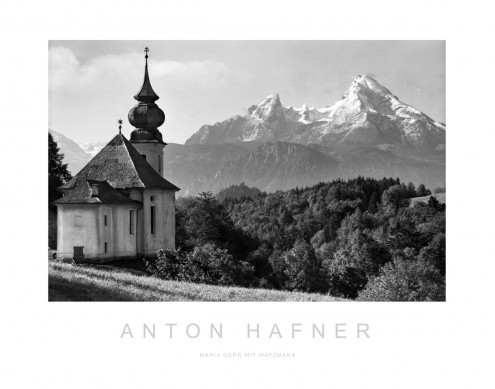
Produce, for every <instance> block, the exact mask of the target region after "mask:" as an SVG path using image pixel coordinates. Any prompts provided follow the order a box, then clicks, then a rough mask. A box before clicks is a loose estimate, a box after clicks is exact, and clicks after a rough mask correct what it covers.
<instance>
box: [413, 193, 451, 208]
mask: <svg viewBox="0 0 495 389" xmlns="http://www.w3.org/2000/svg"><path fill="white" fill-rule="evenodd" d="M431 196H433V197H436V198H437V200H438V201H439V202H441V203H442V204H445V197H446V194H445V193H438V194H432V195H430V196H423V197H413V198H412V199H411V206H413V205H414V204H415V203H419V202H422V203H427V202H428V200H429V199H430V197H431Z"/></svg>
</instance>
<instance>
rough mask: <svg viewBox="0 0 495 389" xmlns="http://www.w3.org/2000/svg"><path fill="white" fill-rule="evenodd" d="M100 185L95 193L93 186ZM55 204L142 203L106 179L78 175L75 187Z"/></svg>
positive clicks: (65, 192) (67, 191)
mask: <svg viewBox="0 0 495 389" xmlns="http://www.w3.org/2000/svg"><path fill="white" fill-rule="evenodd" d="M94 185H96V186H97V187H98V194H97V195H93V190H92V186H94ZM54 204H141V202H140V201H134V200H131V199H129V198H128V197H126V196H124V195H123V194H121V193H119V192H118V191H117V190H115V189H114V188H112V187H111V186H110V184H109V183H108V182H106V181H97V180H87V179H85V178H84V176H77V178H76V181H75V184H74V187H73V188H72V189H70V190H66V191H64V197H62V198H60V199H58V200H57V201H54Z"/></svg>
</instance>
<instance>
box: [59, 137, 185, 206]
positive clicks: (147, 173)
mask: <svg viewBox="0 0 495 389" xmlns="http://www.w3.org/2000/svg"><path fill="white" fill-rule="evenodd" d="M79 177H84V178H85V179H89V180H97V181H107V182H108V184H110V185H111V186H112V187H113V188H115V189H131V188H136V189H162V190H173V191H178V190H180V189H179V188H177V187H176V186H175V185H174V184H172V183H170V182H168V181H167V180H166V179H165V178H163V177H162V176H161V175H160V174H158V172H157V171H156V170H155V169H153V167H152V166H151V165H150V164H149V163H148V162H146V160H145V159H144V158H143V157H142V156H141V154H139V151H137V150H136V148H135V147H134V146H133V145H132V144H131V143H130V142H129V141H128V140H127V139H126V138H125V136H124V135H122V134H117V135H116V136H115V137H114V138H113V139H112V140H111V141H110V142H109V143H108V144H107V145H106V146H105V147H104V148H103V149H102V150H101V151H100V152H99V153H98V154H97V155H96V156H95V157H94V158H93V159H92V160H91V161H89V162H88V164H87V165H86V166H85V167H84V168H82V170H81V171H80V172H79V173H77V175H76V176H75V177H74V178H73V179H72V180H70V181H69V182H68V183H66V184H65V185H63V186H61V187H60V189H61V190H62V191H64V193H66V192H67V191H68V190H71V189H74V188H75V187H76V183H77V180H78V178H79ZM64 197H65V196H64Z"/></svg>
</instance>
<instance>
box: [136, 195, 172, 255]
mask: <svg viewBox="0 0 495 389" xmlns="http://www.w3.org/2000/svg"><path fill="white" fill-rule="evenodd" d="M151 207H155V220H154V229H153V231H152V227H151V224H152V217H151ZM142 214H143V224H144V229H143V231H144V233H143V234H144V236H143V241H144V242H143V243H144V247H143V253H144V255H147V256H151V255H155V254H156V252H157V250H158V249H159V248H160V247H163V248H168V249H172V250H174V249H175V192H174V191H168V190H157V189H156V190H152V189H148V190H145V191H144V192H143V210H142Z"/></svg>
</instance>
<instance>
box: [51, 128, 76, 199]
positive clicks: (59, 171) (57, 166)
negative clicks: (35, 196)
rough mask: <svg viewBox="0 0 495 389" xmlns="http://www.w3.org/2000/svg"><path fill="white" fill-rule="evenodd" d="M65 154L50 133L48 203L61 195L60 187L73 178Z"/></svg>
mask: <svg viewBox="0 0 495 389" xmlns="http://www.w3.org/2000/svg"><path fill="white" fill-rule="evenodd" d="M63 160H64V155H63V154H62V153H61V152H60V149H59V147H58V145H57V142H55V140H54V139H53V136H52V134H50V133H48V203H49V204H51V203H52V202H53V201H55V200H57V199H59V198H60V197H61V193H60V192H59V191H58V188H59V187H60V186H61V185H63V184H65V183H66V182H67V181H69V180H71V179H72V175H71V174H70V172H69V170H68V169H67V164H66V163H65V164H64V163H63Z"/></svg>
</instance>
